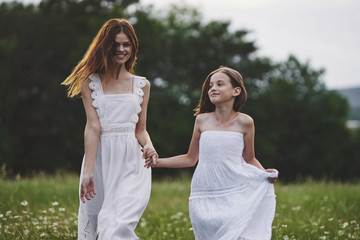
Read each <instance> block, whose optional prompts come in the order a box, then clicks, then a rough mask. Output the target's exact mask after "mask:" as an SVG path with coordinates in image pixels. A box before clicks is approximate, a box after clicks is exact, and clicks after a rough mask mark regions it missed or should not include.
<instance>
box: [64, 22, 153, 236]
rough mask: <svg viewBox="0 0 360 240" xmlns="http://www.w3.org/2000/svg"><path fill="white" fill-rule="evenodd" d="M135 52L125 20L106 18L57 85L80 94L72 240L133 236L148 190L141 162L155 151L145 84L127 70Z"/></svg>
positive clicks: (147, 174)
mask: <svg viewBox="0 0 360 240" xmlns="http://www.w3.org/2000/svg"><path fill="white" fill-rule="evenodd" d="M137 51H138V39H137V36H136V34H135V31H134V28H133V27H132V26H131V24H130V23H129V22H128V21H127V20H125V19H111V20H109V21H107V22H106V23H105V24H104V25H103V26H102V28H101V29H100V30H99V32H98V34H97V35H96V37H95V38H94V40H93V41H92V43H91V45H90V46H89V48H88V50H87V52H86V53H85V55H84V57H83V59H82V60H81V61H80V62H79V64H78V65H77V66H76V67H75V68H74V70H73V71H72V73H71V74H70V76H69V77H68V78H66V80H65V81H64V82H63V83H62V84H63V85H67V86H69V90H68V96H69V97H74V96H76V95H78V94H80V93H81V95H82V99H83V103H84V108H85V112H86V126H85V133H84V145H85V155H84V158H83V164H82V168H81V177H80V181H81V183H80V190H79V191H80V200H81V201H80V207H79V216H78V239H96V237H98V238H99V239H101V240H106V239H111V240H114V239H129V240H130V239H131V240H133V239H138V238H137V236H136V234H135V232H134V229H135V227H136V225H137V223H138V221H139V219H140V217H141V215H142V213H143V212H144V210H145V207H146V205H147V203H148V201H149V197H150V191H151V170H150V169H148V168H144V167H143V166H144V161H145V160H147V161H151V162H153V161H155V162H156V159H157V153H156V151H155V149H154V147H153V145H152V142H151V140H150V137H149V134H148V132H147V131H146V111H147V105H148V100H149V94H150V83H149V81H147V80H146V79H145V78H144V77H139V76H135V75H134V70H133V67H134V65H135V62H136V54H137ZM141 151H143V153H142V152H141ZM144 159H145V160H144Z"/></svg>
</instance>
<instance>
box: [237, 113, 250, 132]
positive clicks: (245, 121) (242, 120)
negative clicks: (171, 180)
mask: <svg viewBox="0 0 360 240" xmlns="http://www.w3.org/2000/svg"><path fill="white" fill-rule="evenodd" d="M237 122H238V124H240V125H241V126H243V127H244V128H248V127H252V126H253V125H254V120H253V119H252V117H250V116H249V115H247V114H245V113H240V112H239V114H238V116H237Z"/></svg>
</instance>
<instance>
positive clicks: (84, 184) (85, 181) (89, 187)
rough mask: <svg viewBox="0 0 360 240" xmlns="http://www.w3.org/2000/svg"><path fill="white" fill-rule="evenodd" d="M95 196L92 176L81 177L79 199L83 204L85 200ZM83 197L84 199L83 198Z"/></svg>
mask: <svg viewBox="0 0 360 240" xmlns="http://www.w3.org/2000/svg"><path fill="white" fill-rule="evenodd" d="M95 195H96V192H95V181H94V176H83V178H82V180H81V185H80V199H81V201H82V202H83V203H85V198H86V199H87V200H91V199H92V198H93V197H94V196H95ZM84 197H85V198H84Z"/></svg>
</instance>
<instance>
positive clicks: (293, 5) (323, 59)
mask: <svg viewBox="0 0 360 240" xmlns="http://www.w3.org/2000/svg"><path fill="white" fill-rule="evenodd" d="M6 1H7V0H6ZM140 1H141V3H143V4H153V5H154V6H155V8H157V9H163V8H166V7H167V6H168V5H169V4H171V3H176V4H180V5H181V4H185V5H189V6H193V7H196V8H197V9H198V10H199V11H200V12H201V13H202V14H203V16H204V20H205V21H208V20H218V19H220V20H230V21H231V23H232V24H231V29H233V30H234V29H244V28H245V29H247V30H250V31H252V33H251V35H249V37H250V39H251V40H255V42H256V45H257V46H258V48H259V50H258V55H259V56H268V57H270V58H271V59H274V60H285V59H286V58H287V56H289V54H294V55H295V56H296V57H297V58H299V59H300V60H301V61H302V62H305V61H310V64H311V66H312V67H313V68H320V67H323V68H325V70H326V73H325V75H324V79H323V80H324V82H325V84H326V86H327V87H328V88H347V87H360V77H359V76H358V71H359V70H360V60H359V55H360V1H359V0H291V1H289V0H140ZM23 2H25V3H26V2H39V0H23Z"/></svg>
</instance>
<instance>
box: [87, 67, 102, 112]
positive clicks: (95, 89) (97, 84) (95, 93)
mask: <svg viewBox="0 0 360 240" xmlns="http://www.w3.org/2000/svg"><path fill="white" fill-rule="evenodd" d="M89 79H90V82H89V88H90V89H91V90H92V93H91V98H92V99H93V102H92V106H93V107H94V108H95V109H96V111H97V112H98V114H99V107H100V102H99V98H100V97H101V96H103V95H104V92H103V89H102V85H101V80H100V77H99V75H98V74H97V73H92V74H90V76H89Z"/></svg>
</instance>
